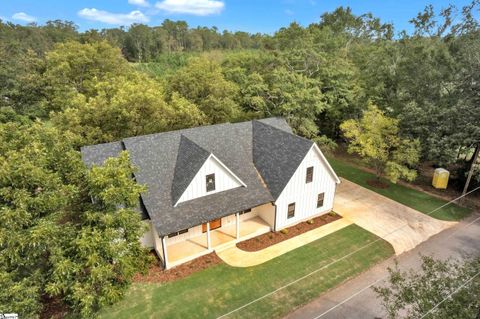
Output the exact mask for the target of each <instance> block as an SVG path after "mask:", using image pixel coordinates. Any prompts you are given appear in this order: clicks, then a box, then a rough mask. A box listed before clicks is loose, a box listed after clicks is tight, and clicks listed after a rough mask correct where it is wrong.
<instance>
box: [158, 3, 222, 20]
mask: <svg viewBox="0 0 480 319" xmlns="http://www.w3.org/2000/svg"><path fill="white" fill-rule="evenodd" d="M155 7H156V8H158V9H160V10H163V11H166V12H168V13H186V14H193V15H198V16H206V15H210V14H218V13H220V12H221V11H222V10H223V8H224V7H225V4H224V3H223V1H219V0H163V1H161V2H157V3H156V4H155Z"/></svg>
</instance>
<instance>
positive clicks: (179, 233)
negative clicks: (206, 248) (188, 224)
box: [168, 228, 188, 238]
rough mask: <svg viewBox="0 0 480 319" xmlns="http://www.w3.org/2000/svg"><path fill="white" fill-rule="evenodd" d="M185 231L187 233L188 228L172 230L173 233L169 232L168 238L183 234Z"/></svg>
mask: <svg viewBox="0 0 480 319" xmlns="http://www.w3.org/2000/svg"><path fill="white" fill-rule="evenodd" d="M185 233H188V228H187V229H182V230H179V231H176V232H173V233H171V234H168V238H171V237H175V236H178V235H181V234H185Z"/></svg>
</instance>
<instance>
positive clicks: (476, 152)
mask: <svg viewBox="0 0 480 319" xmlns="http://www.w3.org/2000/svg"><path fill="white" fill-rule="evenodd" d="M479 154H480V144H477V146H476V148H475V154H474V155H473V158H472V164H471V165H470V171H469V172H468V176H467V181H466V182H465V187H464V188H463V192H462V196H464V195H465V194H466V193H467V191H468V186H469V185H470V180H471V179H472V176H473V171H474V169H475V164H476V163H477V161H478V155H479Z"/></svg>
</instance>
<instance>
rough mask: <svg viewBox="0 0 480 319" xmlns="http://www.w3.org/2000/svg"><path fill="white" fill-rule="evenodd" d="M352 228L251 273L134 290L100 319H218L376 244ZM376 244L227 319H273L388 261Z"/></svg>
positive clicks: (382, 244) (206, 273)
mask: <svg viewBox="0 0 480 319" xmlns="http://www.w3.org/2000/svg"><path fill="white" fill-rule="evenodd" d="M377 239H378V237H377V236H375V235H373V234H372V233H369V232H368V231H366V230H364V229H362V228H360V227H358V226H356V225H350V226H348V227H346V228H344V229H341V230H339V231H337V232H335V233H333V234H331V235H329V236H326V237H323V238H321V239H319V240H317V241H315V242H312V243H310V244H308V245H305V246H302V247H300V248H298V249H295V250H293V251H291V252H289V253H287V254H284V255H282V256H280V257H277V258H275V259H273V260H271V261H268V262H266V263H264V264H261V265H259V266H255V267H249V268H235V267H230V266H228V265H226V264H220V265H216V266H213V267H211V268H208V269H205V270H203V271H200V272H198V273H195V274H193V275H191V276H189V277H187V278H184V279H181V280H178V281H175V282H170V283H166V284H134V285H133V287H132V288H131V289H130V291H129V292H128V294H127V296H126V297H125V299H124V300H123V301H121V302H120V303H117V304H115V305H114V306H113V307H110V308H107V309H105V310H104V311H103V312H102V313H101V318H103V319H108V318H120V319H121V318H217V317H219V316H221V315H223V314H225V313H228V312H229V311H231V310H233V309H236V308H238V307H240V306H242V305H244V304H246V303H248V302H250V301H252V300H255V299H257V298H259V297H261V296H264V295H265V294H267V293H269V292H271V291H274V290H275V289H277V288H279V287H282V286H284V285H286V284H288V283H290V282H292V281H294V280H296V279H298V278H300V277H302V276H305V275H306V274H309V273H311V272H312V271H314V270H316V269H319V268H321V267H323V266H325V265H327V264H329V263H331V262H332V261H334V260H337V259H339V258H341V257H343V256H345V255H347V254H348V253H351V252H353V251H355V250H356V249H358V248H360V247H362V246H364V245H366V244H368V243H371V242H373V241H375V240H377ZM393 253H394V251H393V248H392V246H391V245H390V244H389V243H387V242H386V241H384V240H379V241H377V242H375V243H373V244H372V245H371V246H369V247H367V248H365V249H362V250H360V251H358V252H356V253H355V254H352V255H351V256H349V257H348V258H346V259H345V260H342V261H339V262H337V263H335V264H333V265H331V266H328V267H326V268H325V269H323V270H321V271H319V272H317V273H315V274H313V275H311V276H309V277H308V278H306V279H304V280H301V281H299V282H297V283H295V284H293V285H291V286H289V287H288V288H285V289H283V290H281V291H279V292H277V293H275V294H273V295H270V296H269V297H267V298H265V299H262V300H261V301H259V302H256V303H254V304H251V305H250V306H248V307H245V308H243V309H241V310H239V311H238V312H235V313H233V314H231V315H230V316H229V318H272V317H273V318H274V317H280V316H282V315H285V314H286V313H288V312H289V311H291V310H293V309H295V308H297V307H299V306H301V305H304V304H306V303H308V302H309V301H310V300H312V299H313V298H315V297H317V296H318V295H320V294H321V293H322V292H325V291H326V290H328V289H331V288H333V287H335V286H337V285H338V284H340V283H341V282H343V281H345V280H346V279H348V278H351V277H353V276H355V275H357V274H359V273H361V272H363V271H365V270H367V269H368V268H370V267H371V266H373V265H374V264H376V263H378V262H380V261H382V260H384V259H386V258H388V257H390V256H392V255H393Z"/></svg>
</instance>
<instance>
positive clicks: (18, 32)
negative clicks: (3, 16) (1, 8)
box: [0, 19, 271, 62]
mask: <svg viewBox="0 0 480 319" xmlns="http://www.w3.org/2000/svg"><path fill="white" fill-rule="evenodd" d="M270 38H271V37H270V36H268V35H265V34H261V33H257V34H250V33H248V32H242V31H237V32H230V31H228V30H224V31H222V32H221V31H219V30H218V28H217V27H211V28H207V27H197V28H189V26H188V24H187V22H185V21H172V20H169V19H166V20H164V21H163V23H162V24H161V25H159V26H154V27H150V26H147V25H145V24H133V25H131V26H130V27H128V28H125V27H120V28H111V29H102V30H96V29H91V30H88V31H85V32H79V31H78V27H77V26H76V25H75V24H74V23H73V22H70V21H61V20H55V21H48V22H47V23H46V24H45V25H36V24H30V25H27V26H22V25H18V24H13V23H11V22H6V23H5V22H2V21H1V20H0V40H2V41H6V42H7V43H8V44H9V45H13V46H15V47H16V48H17V49H21V48H23V49H24V50H25V49H32V50H34V51H35V52H36V53H37V54H43V53H45V52H47V51H48V50H51V49H52V48H53V45H54V44H55V43H58V42H65V41H68V40H73V41H78V42H81V43H90V42H97V41H101V40H105V41H108V43H110V45H112V46H115V47H118V48H120V49H121V51H122V53H123V55H124V56H125V58H126V59H127V60H128V61H130V62H151V61H155V59H156V58H157V57H158V56H159V55H161V54H165V53H172V52H202V51H211V50H238V49H262V48H266V47H268V45H269V39H270Z"/></svg>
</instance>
